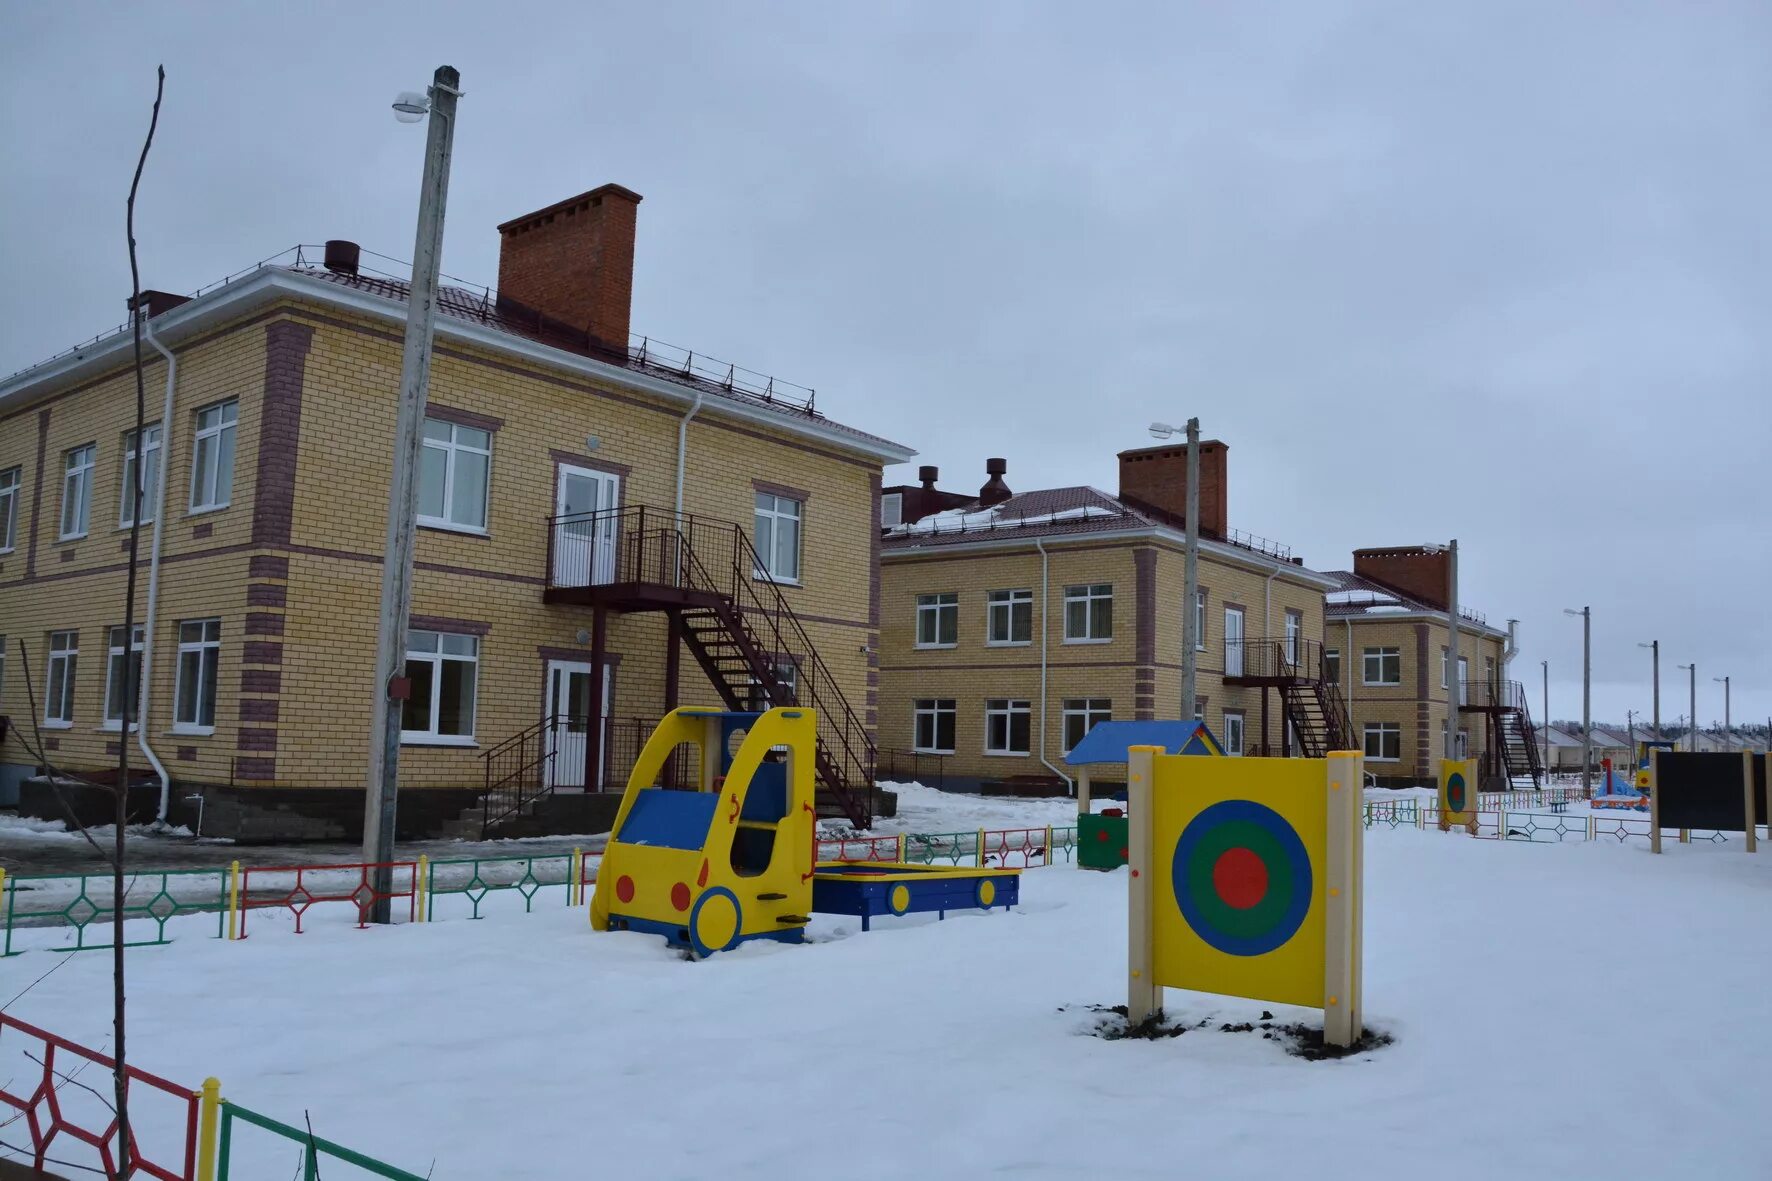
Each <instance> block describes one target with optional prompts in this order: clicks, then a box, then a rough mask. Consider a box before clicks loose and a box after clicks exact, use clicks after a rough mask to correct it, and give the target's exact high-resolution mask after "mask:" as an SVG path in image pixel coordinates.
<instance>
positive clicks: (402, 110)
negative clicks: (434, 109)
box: [394, 90, 431, 123]
mask: <svg viewBox="0 0 1772 1181" xmlns="http://www.w3.org/2000/svg"><path fill="white" fill-rule="evenodd" d="M430 113H431V100H430V99H429V98H428V97H426V96H425V95H422V94H420V93H419V92H418V91H416V90H402V91H401V92H400V93H399V94H396V95H395V96H394V118H396V119H398V120H400V122H402V123H417V122H419V121H420V120H422V119H423V118H424V117H425V116H426V115H428V114H430Z"/></svg>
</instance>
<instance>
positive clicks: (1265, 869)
mask: <svg viewBox="0 0 1772 1181" xmlns="http://www.w3.org/2000/svg"><path fill="white" fill-rule="evenodd" d="M1171 874H1172V877H1173V880H1174V885H1175V900H1176V902H1177V903H1178V904H1179V905H1180V907H1181V916H1182V918H1183V919H1184V920H1186V922H1187V925H1188V926H1189V927H1191V928H1193V931H1194V934H1196V935H1198V936H1199V937H1200V939H1201V940H1203V941H1204V942H1205V943H1206V945H1207V946H1208V947H1212V948H1214V949H1216V950H1218V951H1222V952H1224V953H1225V954H1227V955H1240V956H1254V955H1266V954H1267V953H1268V952H1270V951H1274V950H1276V949H1277V948H1280V947H1282V946H1284V945H1285V944H1286V943H1287V941H1289V940H1290V939H1291V938H1292V936H1293V935H1295V934H1297V932H1298V928H1299V927H1300V926H1302V925H1303V923H1304V919H1305V916H1306V915H1307V914H1309V913H1310V908H1311V887H1312V880H1311V859H1310V854H1309V853H1308V852H1307V851H1306V850H1305V847H1304V842H1303V841H1302V840H1300V839H1299V837H1298V833H1297V832H1296V831H1294V830H1293V828H1292V825H1291V824H1289V823H1287V821H1286V819H1285V817H1283V816H1281V815H1280V814H1279V813H1278V812H1276V811H1274V810H1273V809H1272V808H1269V807H1267V806H1266V805H1263V804H1257V803H1255V802H1254V801H1252V800H1221V801H1220V802H1218V803H1216V804H1213V805H1212V806H1211V807H1209V808H1207V809H1205V810H1204V811H1202V812H1201V813H1200V814H1199V815H1197V816H1195V817H1194V818H1193V819H1192V820H1191V821H1189V822H1188V825H1187V827H1186V828H1185V829H1184V830H1183V831H1182V834H1181V839H1180V840H1179V841H1177V842H1176V843H1175V859H1174V862H1173V865H1172V866H1171Z"/></svg>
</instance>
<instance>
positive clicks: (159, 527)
mask: <svg viewBox="0 0 1772 1181" xmlns="http://www.w3.org/2000/svg"><path fill="white" fill-rule="evenodd" d="M136 315H138V316H141V317H142V335H143V336H145V337H146V338H147V341H148V343H149V344H150V345H152V346H153V347H154V351H155V352H157V353H159V354H160V355H161V356H162V357H165V358H166V398H165V400H164V401H163V402H162V403H161V405H160V473H159V479H158V480H156V481H155V483H156V485H157V486H156V487H155V489H154V540H153V542H152V544H151V546H150V548H149V550H148V605H147V610H146V611H145V612H144V614H143V615H142V674H141V675H142V682H141V688H140V690H139V691H138V697H137V700H136V707H135V743H136V745H137V746H139V747H140V748H141V752H142V754H143V755H144V756H146V758H147V760H148V764H149V765H150V766H151V767H153V768H154V774H155V775H157V776H159V777H160V810H159V812H158V813H156V815H155V818H154V819H155V822H156V823H158V824H165V823H166V817H167V814H168V812H169V811H170V809H171V807H172V776H170V775H168V774H167V773H166V764H165V763H162V762H161V761H160V756H159V755H157V754H155V753H154V748H153V747H152V746H150V745H148V702H149V697H150V693H149V686H151V685H152V684H153V683H154V608H155V607H156V606H157V605H158V604H159V602H160V541H161V539H162V537H163V536H164V535H165V530H166V474H167V472H169V471H170V470H171V469H172V434H173V432H172V392H173V389H174V387H175V386H176V385H177V383H178V358H177V357H175V356H173V355H172V353H171V352H170V351H168V349H167V348H166V346H165V345H163V344H161V343H160V340H159V338H158V337H156V336H155V335H154V323H153V321H152V320H150V319H149V318H148V317H147V316H145V315H142V313H141V312H140V311H139V310H138V311H137V312H136ZM141 442H142V441H141V440H140V439H137V440H136V456H137V458H136V470H137V471H138V472H139V471H140V470H141V469H142V468H143V467H144V466H145V465H144V464H143V462H142V460H141V455H142V447H141ZM136 478H137V479H140V478H141V477H140V476H139V475H138V476H137V477H136ZM125 741H128V739H127V737H125ZM199 827H201V826H199Z"/></svg>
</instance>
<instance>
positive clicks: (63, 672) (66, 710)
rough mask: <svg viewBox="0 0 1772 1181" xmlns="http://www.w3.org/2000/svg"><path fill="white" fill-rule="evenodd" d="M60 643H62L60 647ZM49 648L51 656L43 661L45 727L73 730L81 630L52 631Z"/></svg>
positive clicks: (46, 728) (48, 728)
mask: <svg viewBox="0 0 1772 1181" xmlns="http://www.w3.org/2000/svg"><path fill="white" fill-rule="evenodd" d="M58 644H60V645H62V646H61V647H59V648H58V647H57V646H56V645H58ZM48 650H49V658H48V659H47V660H45V661H44V662H43V728H44V729H45V730H67V729H71V728H72V727H73V725H74V694H75V691H76V690H77V689H78V688H79V684H80V682H79V672H80V633H79V632H78V631H76V630H74V629H72V628H69V629H66V630H63V631H53V632H50V633H49V644H48ZM58 674H59V679H60V682H61V692H60V693H59V694H58V693H57V692H56V682H57V679H58ZM58 697H59V698H60V700H57V698H58ZM52 710H59V711H60V712H51V711H52Z"/></svg>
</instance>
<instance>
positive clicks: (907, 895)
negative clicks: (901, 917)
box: [886, 883, 911, 914]
mask: <svg viewBox="0 0 1772 1181" xmlns="http://www.w3.org/2000/svg"><path fill="white" fill-rule="evenodd" d="M886 906H887V909H889V910H891V911H892V913H893V914H903V913H905V912H906V911H907V910H909V909H910V908H911V888H910V887H909V886H907V885H904V884H903V883H900V884H898V885H896V886H894V887H892V892H891V893H890V894H888V895H886Z"/></svg>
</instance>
